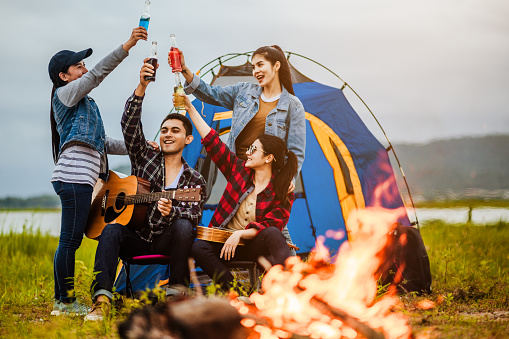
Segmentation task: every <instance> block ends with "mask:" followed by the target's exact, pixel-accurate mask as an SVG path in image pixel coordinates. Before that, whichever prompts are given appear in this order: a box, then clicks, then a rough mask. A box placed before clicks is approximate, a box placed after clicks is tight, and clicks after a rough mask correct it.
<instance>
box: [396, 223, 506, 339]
mask: <svg viewBox="0 0 509 339" xmlns="http://www.w3.org/2000/svg"><path fill="white" fill-rule="evenodd" d="M421 234H422V237H423V240H424V243H425V245H426V247H427V249H428V255H429V258H430V265H431V272H432V275H433V284H432V287H433V293H432V294H431V295H430V296H426V297H411V296H409V297H406V298H403V300H404V302H405V305H406V309H407V310H408V311H410V314H411V319H412V325H413V328H414V331H415V332H417V333H419V332H429V331H431V332H434V333H437V334H438V335H439V336H438V337H440V338H506V337H509V250H508V248H509V223H506V222H499V223H496V224H490V225H485V226H482V227H479V226H471V225H466V224H457V225H451V224H445V223H444V222H442V221H432V222H429V223H427V224H425V225H424V227H422V228H421ZM425 298H428V299H431V300H432V301H435V302H436V303H437V306H436V307H435V308H433V309H432V310H421V309H419V308H418V307H416V303H417V302H418V301H419V300H422V299H425Z"/></svg>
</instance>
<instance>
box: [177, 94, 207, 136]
mask: <svg viewBox="0 0 509 339" xmlns="http://www.w3.org/2000/svg"><path fill="white" fill-rule="evenodd" d="M181 96H183V97H184V106H185V108H186V111H187V113H188V114H189V117H190V118H191V120H192V121H193V124H194V126H195V127H196V130H197V131H198V133H200V136H201V137H202V138H205V136H206V135H207V134H209V133H210V130H211V127H210V126H209V125H208V124H207V122H206V121H205V120H203V118H202V116H201V115H200V113H198V111H197V110H196V108H194V106H193V104H192V103H191V100H190V99H189V97H188V96H187V95H185V94H181Z"/></svg>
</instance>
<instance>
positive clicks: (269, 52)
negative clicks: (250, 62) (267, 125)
mask: <svg viewBox="0 0 509 339" xmlns="http://www.w3.org/2000/svg"><path fill="white" fill-rule="evenodd" d="M258 54H259V55H262V56H263V57H264V58H265V59H267V60H268V61H269V62H270V63H271V64H272V65H273V66H274V64H275V63H276V61H279V63H280V64H281V67H280V68H279V82H280V83H281V85H283V87H284V88H285V89H286V90H287V91H288V93H290V94H292V95H295V92H294V91H293V84H292V74H291V72H290V63H289V62H288V60H287V59H286V57H285V53H284V52H283V50H282V49H281V47H279V46H278V45H272V46H264V47H260V48H258V49H257V50H256V51H255V52H254V53H253V57H254V56H255V55H258Z"/></svg>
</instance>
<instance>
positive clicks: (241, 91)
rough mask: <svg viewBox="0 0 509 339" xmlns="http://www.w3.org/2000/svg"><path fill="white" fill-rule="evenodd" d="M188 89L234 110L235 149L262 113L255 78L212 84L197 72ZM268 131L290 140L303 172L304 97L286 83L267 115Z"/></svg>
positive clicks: (232, 140)
mask: <svg viewBox="0 0 509 339" xmlns="http://www.w3.org/2000/svg"><path fill="white" fill-rule="evenodd" d="M185 92H186V94H193V95H194V96H195V97H196V98H198V99H199V100H201V101H203V102H206V103H208V104H211V105H216V106H222V107H224V108H227V109H231V110H232V111H233V114H232V127H231V130H230V136H229V137H228V140H227V143H226V144H227V145H228V148H230V150H231V151H232V152H235V139H237V137H238V136H239V134H240V132H242V130H243V129H244V127H245V126H246V125H247V124H248V123H249V121H250V120H251V119H252V118H253V117H254V116H255V115H256V113H258V109H259V105H260V96H261V94H262V88H261V87H260V86H259V85H257V84H253V83H251V82H240V83H237V84H235V85H233V86H227V87H221V86H211V85H208V84H207V83H205V82H204V81H203V80H201V79H200V78H199V77H198V76H194V77H193V81H192V82H191V83H190V84H187V83H186V87H185ZM265 133H266V134H270V135H275V136H277V137H279V138H281V139H283V140H285V141H286V145H287V147H288V149H289V150H291V151H293V152H294V153H295V155H296V156H297V160H298V163H299V167H298V172H300V169H301V167H302V163H303V162H304V151H305V149H306V118H305V112H304V107H303V106H302V103H301V102H300V100H299V99H298V98H297V97H296V96H294V95H291V94H290V93H288V91H287V90H286V89H285V88H284V87H283V92H282V93H281V97H280V98H279V101H278V104H277V106H276V108H275V109H273V110H272V111H271V112H270V113H269V114H268V115H267V118H266V120H265ZM298 172H297V173H298Z"/></svg>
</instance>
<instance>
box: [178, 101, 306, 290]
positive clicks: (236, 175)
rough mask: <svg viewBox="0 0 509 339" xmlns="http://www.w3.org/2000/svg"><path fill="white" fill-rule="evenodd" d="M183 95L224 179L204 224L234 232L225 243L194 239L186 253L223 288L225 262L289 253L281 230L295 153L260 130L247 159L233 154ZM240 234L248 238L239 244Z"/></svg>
mask: <svg viewBox="0 0 509 339" xmlns="http://www.w3.org/2000/svg"><path fill="white" fill-rule="evenodd" d="M182 96H184V97H185V106H186V110H187V112H188V113H189V116H190V118H191V120H193V123H194V125H195V127H196V129H197V130H198V132H199V133H200V135H201V136H202V144H203V145H204V146H205V148H206V150H207V153H208V154H209V156H210V157H211V158H212V161H214V163H215V164H216V166H217V167H218V168H219V170H220V171H221V172H222V173H223V174H224V176H225V177H226V180H227V185H226V188H225V190H224V193H223V196H222V197H221V199H220V201H219V204H218V207H217V208H216V211H215V212H214V215H213V216H212V220H211V222H210V225H209V227H218V228H223V229H227V230H230V231H233V233H232V235H231V236H230V237H229V238H228V240H227V241H226V242H225V243H224V244H220V243H215V242H209V241H204V240H197V241H195V242H194V244H193V247H192V250H191V254H192V256H193V257H194V259H195V260H196V262H197V264H198V265H200V267H201V268H202V269H203V271H204V272H205V273H207V274H208V275H209V276H210V277H212V278H215V279H216V282H217V283H219V284H220V285H221V288H222V289H224V290H227V289H229V288H230V287H231V283H232V282H233V276H232V274H231V273H230V271H229V270H228V268H226V266H225V265H224V262H225V261H227V260H232V259H235V260H256V259H257V258H258V257H259V256H264V257H266V258H267V259H268V260H269V261H270V262H271V264H272V265H278V264H280V265H283V264H284V262H285V260H286V259H287V258H288V257H289V256H290V255H291V252H290V249H289V248H288V246H287V244H286V240H285V238H284V236H283V234H282V233H281V230H282V229H283V228H284V227H285V225H286V224H287V222H288V219H289V218H290V210H291V208H292V204H293V201H294V194H293V193H289V192H288V191H289V190H288V188H289V187H290V183H291V182H292V179H293V177H294V176H295V174H296V173H297V166H298V163H297V156H296V155H295V153H293V152H292V151H288V149H287V148H286V144H285V142H284V141H283V140H282V139H280V138H278V137H276V136H273V135H267V134H262V135H260V136H259V137H258V138H257V139H256V140H255V141H254V142H253V143H252V144H251V146H250V147H249V148H248V149H247V151H246V155H247V160H246V161H244V160H242V159H240V158H238V157H237V156H236V155H235V153H233V152H231V151H230V150H229V149H228V147H227V146H226V144H225V143H223V142H222V141H221V140H220V139H219V135H218V133H217V132H216V131H215V130H213V129H212V128H210V126H209V125H207V123H206V122H205V121H204V120H203V118H202V117H201V116H200V114H199V113H198V111H196V109H195V108H194V106H193V105H192V104H191V101H190V100H189V98H188V97H187V96H185V95H183V94H182ZM240 239H244V240H249V241H247V242H246V245H244V246H238V244H239V241H240Z"/></svg>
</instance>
